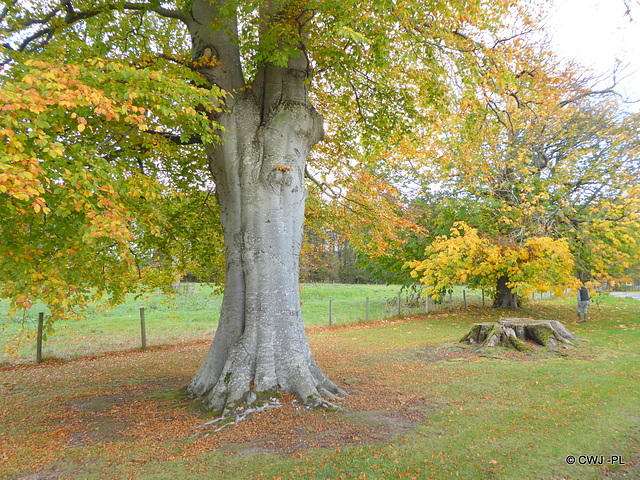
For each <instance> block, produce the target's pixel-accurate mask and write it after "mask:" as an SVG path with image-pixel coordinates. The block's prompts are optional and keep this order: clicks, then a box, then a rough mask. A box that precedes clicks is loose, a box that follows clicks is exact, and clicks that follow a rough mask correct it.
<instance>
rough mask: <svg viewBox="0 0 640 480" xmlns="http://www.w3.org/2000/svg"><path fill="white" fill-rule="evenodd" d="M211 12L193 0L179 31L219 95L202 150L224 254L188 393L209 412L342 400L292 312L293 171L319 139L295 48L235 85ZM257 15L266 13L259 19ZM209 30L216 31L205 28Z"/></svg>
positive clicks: (298, 178)
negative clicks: (293, 400) (206, 62)
mask: <svg viewBox="0 0 640 480" xmlns="http://www.w3.org/2000/svg"><path fill="white" fill-rule="evenodd" d="M218 14H219V7H218V5H217V4H216V3H215V2H214V3H212V2H210V1H208V0H197V1H196V2H195V3H194V5H193V8H192V12H191V20H190V21H189V23H188V27H189V31H190V32H191V35H192V38H193V57H194V59H198V58H201V57H202V56H213V57H215V60H217V62H218V65H217V66H213V67H206V68H204V69H203V70H202V73H203V74H204V75H205V76H206V78H207V79H208V80H209V81H210V82H211V83H212V84H216V85H218V86H219V87H220V88H223V89H224V90H226V91H227V92H229V93H230V95H229V96H228V98H227V101H226V104H225V106H224V111H223V112H222V113H220V114H215V117H214V116H212V120H215V121H216V122H218V123H219V124H221V125H223V126H224V131H223V133H221V136H222V140H223V142H222V143H221V144H220V145H208V146H207V153H208V158H209V166H210V170H211V172H212V174H213V176H214V179H215V182H216V195H217V198H218V202H219V204H220V220H221V223H222V227H223V231H224V238H225V252H226V281H225V288H224V298H223V303H222V311H221V315H220V321H219V324H218V329H217V331H216V335H215V338H214V340H213V343H212V345H211V348H210V350H209V353H208V354H207V357H206V359H205V361H204V363H203V365H202V367H201V368H200V370H199V371H198V372H197V373H196V375H195V376H194V377H193V379H192V380H191V382H190V383H189V385H188V392H189V393H190V394H191V395H192V396H193V397H198V398H203V399H205V401H206V403H207V404H208V406H209V407H210V408H211V409H213V410H215V411H219V412H221V413H223V414H224V413H227V412H229V411H231V410H233V409H234V408H236V407H238V406H241V405H245V404H252V403H254V402H256V401H260V400H262V399H265V398H270V397H272V396H274V395H277V394H278V392H279V391H282V392H284V393H287V394H294V395H296V396H297V398H298V399H299V401H301V402H302V403H304V404H306V405H314V406H317V405H321V404H323V403H326V400H325V399H326V398H327V397H328V398H335V395H334V394H339V393H344V392H343V391H342V390H341V389H340V388H339V387H338V386H337V385H335V384H334V383H333V382H332V381H330V380H329V379H328V378H327V377H326V376H325V375H324V373H323V372H322V371H321V370H320V368H319V367H318V365H317V364H316V362H315V360H314V359H313V356H312V354H311V350H310V348H309V344H308V341H307V338H306V335H305V332H304V327H303V323H302V315H301V311H300V297H299V286H298V259H299V254H300V247H301V244H302V234H303V232H302V228H303V221H304V208H305V199H306V196H307V193H306V188H305V184H304V172H305V164H306V160H307V157H308V155H309V152H310V151H311V149H312V148H313V146H314V145H315V144H316V143H317V142H318V141H320V140H321V139H322V136H323V127H322V118H321V116H320V115H319V114H318V113H317V112H316V110H315V109H314V108H313V106H312V105H311V103H310V101H309V98H308V91H307V86H306V83H305V81H306V79H307V76H308V61H307V58H306V56H305V55H304V54H303V52H302V50H301V51H300V53H299V55H297V56H295V57H293V58H290V59H289V61H288V65H287V67H281V66H276V65H273V64H269V63H266V64H264V65H259V67H258V73H257V75H256V77H255V79H254V80H253V82H252V83H251V84H250V85H245V83H244V79H243V73H242V68H241V64H240V55H239V51H238V44H237V42H234V41H230V38H233V36H234V35H237V33H236V31H237V27H236V25H235V21H234V20H229V21H226V22H225V23H224V25H219V27H220V28H217V29H216V28H211V25H218V24H220V21H219V20H218V19H217V18H218V16H219V15H218ZM265 15H268V12H265ZM214 22H217V23H214Z"/></svg>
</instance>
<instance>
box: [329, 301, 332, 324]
mask: <svg viewBox="0 0 640 480" xmlns="http://www.w3.org/2000/svg"><path fill="white" fill-rule="evenodd" d="M331 325H333V300H329V326H331Z"/></svg>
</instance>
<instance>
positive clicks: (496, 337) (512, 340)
mask: <svg viewBox="0 0 640 480" xmlns="http://www.w3.org/2000/svg"><path fill="white" fill-rule="evenodd" d="M527 341H533V342H535V343H537V344H538V345H543V346H546V347H549V348H552V349H553V348H557V347H559V346H562V347H565V348H566V346H568V345H570V346H574V347H575V346H576V344H575V343H574V342H584V340H583V339H581V338H580V337H578V336H576V335H574V334H573V333H571V332H570V331H569V330H568V329H567V328H566V327H565V326H564V325H563V324H562V323H560V322H558V321H556V320H534V319H532V318H501V319H500V320H499V321H497V322H495V323H474V324H473V325H472V326H471V329H470V330H469V332H468V333H467V334H466V335H465V336H464V337H463V338H462V339H461V340H460V342H461V343H467V344H470V345H477V346H478V347H489V348H491V347H495V346H497V345H501V346H503V347H508V348H515V349H516V350H518V351H521V352H526V351H530V350H531V348H530V347H529V346H528V345H527Z"/></svg>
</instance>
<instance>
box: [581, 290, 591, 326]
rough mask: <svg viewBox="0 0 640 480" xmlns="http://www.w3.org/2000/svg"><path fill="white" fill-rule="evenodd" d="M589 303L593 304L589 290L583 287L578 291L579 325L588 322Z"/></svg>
mask: <svg viewBox="0 0 640 480" xmlns="http://www.w3.org/2000/svg"><path fill="white" fill-rule="evenodd" d="M589 303H591V297H590V296H589V290H588V289H587V287H586V286H584V285H582V287H581V288H580V289H579V290H578V323H583V322H586V321H587V320H588V318H589V313H588V310H589Z"/></svg>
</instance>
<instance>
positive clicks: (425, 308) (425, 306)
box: [424, 295, 429, 313]
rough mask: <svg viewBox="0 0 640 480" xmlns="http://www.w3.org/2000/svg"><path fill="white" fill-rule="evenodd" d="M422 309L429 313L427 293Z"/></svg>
mask: <svg viewBox="0 0 640 480" xmlns="http://www.w3.org/2000/svg"><path fill="white" fill-rule="evenodd" d="M424 311H425V313H429V295H427V297H426V300H425V302H424Z"/></svg>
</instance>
